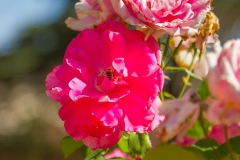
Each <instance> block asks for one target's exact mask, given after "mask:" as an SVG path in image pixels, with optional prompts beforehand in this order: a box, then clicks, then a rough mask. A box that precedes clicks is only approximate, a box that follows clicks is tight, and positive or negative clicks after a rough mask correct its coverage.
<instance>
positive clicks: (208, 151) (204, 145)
mask: <svg viewBox="0 0 240 160" xmlns="http://www.w3.org/2000/svg"><path fill="white" fill-rule="evenodd" d="M209 141H210V143H211V144H212V145H213V147H214V148H216V149H217V148H218V147H219V145H218V143H217V142H216V140H215V139H202V140H199V141H198V142H197V143H195V144H194V147H196V148H198V149H200V150H201V151H203V154H204V156H205V157H206V158H207V159H215V158H216V155H215V153H214V152H213V150H212V148H211V147H210V144H209Z"/></svg>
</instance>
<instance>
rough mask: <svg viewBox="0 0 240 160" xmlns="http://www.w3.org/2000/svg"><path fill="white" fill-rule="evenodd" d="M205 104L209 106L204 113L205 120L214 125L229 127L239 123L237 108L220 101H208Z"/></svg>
mask: <svg viewBox="0 0 240 160" xmlns="http://www.w3.org/2000/svg"><path fill="white" fill-rule="evenodd" d="M209 99H211V98H208V99H207V101H206V103H207V104H208V105H209V107H208V109H207V110H206V111H205V112H204V116H205V118H206V119H207V120H208V121H210V122H212V123H214V124H226V125H231V124H234V123H238V122H239V121H240V109H239V108H237V107H239V106H231V104H227V103H224V102H222V101H220V100H214V99H212V100H209Z"/></svg>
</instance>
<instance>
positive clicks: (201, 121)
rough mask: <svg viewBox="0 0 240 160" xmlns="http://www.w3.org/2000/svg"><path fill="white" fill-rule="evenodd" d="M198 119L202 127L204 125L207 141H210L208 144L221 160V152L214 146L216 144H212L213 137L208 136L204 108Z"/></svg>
mask: <svg viewBox="0 0 240 160" xmlns="http://www.w3.org/2000/svg"><path fill="white" fill-rule="evenodd" d="M198 120H199V123H200V125H201V127H202V130H203V133H204V135H205V137H206V139H207V141H208V144H209V145H210V147H211V148H212V150H213V152H214V154H215V156H216V158H217V159H218V160H221V156H220V154H219V153H218V151H217V150H216V149H215V148H214V145H213V144H212V141H211V138H210V137H209V136H208V133H207V130H206V128H205V127H204V122H203V114H202V109H200V115H199V119H198Z"/></svg>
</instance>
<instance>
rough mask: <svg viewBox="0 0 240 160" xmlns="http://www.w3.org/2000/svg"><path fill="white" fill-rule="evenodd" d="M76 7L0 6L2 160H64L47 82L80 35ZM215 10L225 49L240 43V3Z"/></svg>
mask: <svg viewBox="0 0 240 160" xmlns="http://www.w3.org/2000/svg"><path fill="white" fill-rule="evenodd" d="M76 2H77V0H58V1H56V0H55V1H54V0H22V1H17V0H11V1H6V0H5V1H3V0H0V18H1V23H0V24H1V25H0V160H16V159H21V160H55V159H56V160H62V159H64V158H63V154H62V153H61V151H60V149H59V142H60V140H61V139H62V138H63V137H64V136H66V135H67V134H66V132H65V131H64V127H63V123H62V122H61V120H60V118H59V117H58V109H59V105H58V104H57V103H55V102H53V101H52V100H50V99H49V98H48V97H47V96H46V94H45V83H44V81H45V78H46V75H47V73H48V72H50V71H51V69H52V68H53V67H54V66H55V65H57V64H60V63H61V61H62V58H63V55H64V52H65V48H66V47H67V45H68V43H69V42H70V40H71V39H72V38H73V37H75V35H76V34H77V32H75V31H71V30H70V29H68V28H66V26H65V24H64V21H65V19H66V18H67V17H69V16H71V17H75V12H74V4H75V3H76ZM213 7H214V13H215V14H216V15H217V16H218V17H219V19H220V27H221V29H220V31H219V32H218V34H219V37H220V40H221V42H222V44H223V43H224V42H225V41H226V40H228V39H231V38H240V0H214V2H213ZM81 155H82V153H81V152H76V153H74V154H73V155H72V156H70V157H69V158H68V160H74V159H75V160H76V159H80V157H81Z"/></svg>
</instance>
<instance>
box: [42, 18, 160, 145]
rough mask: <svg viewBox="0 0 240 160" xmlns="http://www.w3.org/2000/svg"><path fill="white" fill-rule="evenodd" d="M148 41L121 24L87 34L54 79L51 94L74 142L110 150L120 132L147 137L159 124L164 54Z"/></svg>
mask: <svg viewBox="0 0 240 160" xmlns="http://www.w3.org/2000/svg"><path fill="white" fill-rule="evenodd" d="M144 38H145V35H144V34H143V33H142V32H140V31H133V30H128V29H126V28H125V26H124V25H122V24H121V23H118V22H116V21H108V22H106V23H103V24H101V25H99V26H98V27H97V28H96V29H95V30H90V29H87V30H83V31H82V32H81V33H80V34H78V36H77V37H76V38H74V39H73V40H72V41H71V43H70V44H69V46H68V48H67V50H66V53H65V57H64V60H63V64H61V65H60V66H57V67H55V68H54V69H53V71H52V72H51V73H49V75H48V77H47V79H46V88H47V94H48V96H49V97H51V98H52V99H54V100H56V101H58V102H60V103H61V105H62V107H61V108H60V111H59V116H60V117H61V119H62V120H63V121H64V122H65V128H66V131H67V132H68V133H69V134H70V135H71V136H72V137H73V138H74V139H75V140H83V142H84V143H85V144H86V145H87V146H89V147H90V148H91V149H98V148H109V147H110V146H112V145H114V144H116V143H117V142H118V140H119V139H120V137H121V131H130V132H131V131H132V132H134V131H136V132H148V131H152V130H153V129H154V128H155V127H156V126H157V125H158V124H159V117H158V115H156V113H157V107H159V105H160V104H161V102H160V99H159V98H158V94H159V92H160V91H161V89H162V86H163V77H164V76H163V73H162V71H161V68H160V59H161V51H160V48H159V46H158V44H157V43H156V41H155V39H154V38H153V37H152V36H150V37H149V38H148V39H147V40H146V41H144Z"/></svg>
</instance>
